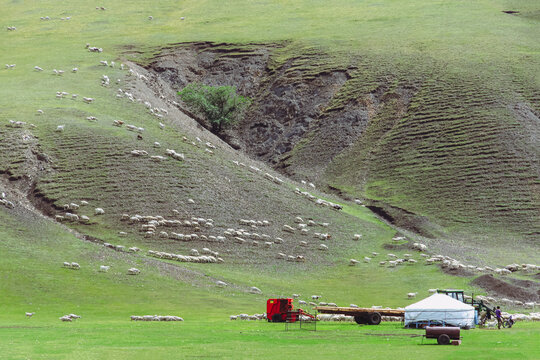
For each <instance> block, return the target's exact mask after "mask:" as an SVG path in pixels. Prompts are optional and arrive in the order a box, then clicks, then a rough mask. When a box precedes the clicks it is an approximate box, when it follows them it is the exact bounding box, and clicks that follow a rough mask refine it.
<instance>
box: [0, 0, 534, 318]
mask: <svg viewBox="0 0 540 360" xmlns="http://www.w3.org/2000/svg"><path fill="white" fill-rule="evenodd" d="M96 9H98V10H102V11H104V10H106V9H105V8H104V7H96ZM40 19H41V20H42V21H48V20H50V17H49V16H45V17H41V18H40ZM70 19H71V18H70V17H66V18H61V20H70ZM149 19H150V20H152V19H153V18H152V17H151V16H150V17H149ZM183 19H184V18H182V20H183ZM7 30H8V31H15V30H17V29H16V28H15V27H14V26H9V27H7ZM85 48H86V49H88V51H89V52H93V53H102V52H103V48H101V47H96V46H91V45H90V44H86V46H85ZM99 63H100V65H102V66H105V67H110V68H114V67H115V65H116V64H115V62H114V61H107V60H101V61H100V62H99ZM15 67H16V65H15V64H6V68H7V69H9V70H13V69H15ZM119 68H120V70H127V71H128V76H130V77H136V78H137V79H139V80H141V81H145V82H148V81H149V79H148V78H147V77H146V76H145V75H142V74H138V73H137V72H136V71H134V70H133V69H129V68H128V67H126V66H125V65H124V64H120V66H119ZM34 69H35V71H38V72H41V71H44V69H43V68H42V67H40V66H35V67H34ZM78 71H79V69H78V68H76V67H75V68H72V69H71V73H77V72H78ZM52 74H53V75H55V76H63V75H64V74H65V71H64V70H60V69H52ZM100 82H101V85H102V86H105V87H108V86H110V78H109V76H108V75H105V74H103V75H102V76H101V78H100ZM116 82H117V83H120V79H117V81H116ZM69 95H70V94H69V93H68V92H66V91H58V92H56V98H58V99H65V98H66V97H68V96H69ZM116 97H118V98H127V99H128V100H130V101H131V102H139V103H142V104H143V105H144V106H145V107H146V108H147V109H148V111H149V112H150V113H151V114H152V115H154V116H156V117H157V118H158V119H162V118H163V117H164V116H166V115H168V111H167V109H164V108H159V107H155V106H152V104H151V103H150V102H149V101H143V100H142V99H141V98H136V97H135V96H134V95H133V94H132V93H129V92H126V91H124V90H122V89H118V91H117V94H116ZM78 98H79V96H78V94H71V100H77V99H78ZM82 100H83V102H84V103H87V104H92V103H94V101H95V99H94V98H92V97H82ZM43 113H44V112H43V110H41V109H38V110H37V114H38V115H42V114H43ZM86 119H87V120H88V121H98V119H97V117H95V116H88V117H86ZM26 125H27V123H26V122H22V121H14V120H10V121H9V123H8V124H7V126H9V127H12V128H21V127H24V126H26ZM112 125H113V126H116V127H123V126H124V125H125V129H126V130H128V131H133V132H136V133H138V134H139V136H140V134H142V133H144V131H145V129H144V128H142V127H138V126H135V125H130V124H124V122H123V121H121V120H114V121H113V124H112ZM30 127H35V125H33V124H30ZM159 127H160V129H164V128H165V125H164V124H163V123H161V122H160V123H159ZM64 130H65V125H58V126H57V128H56V131H57V132H63V131H64ZM183 139H184V141H186V142H189V141H190V140H188V139H187V138H186V137H184V138H183ZM196 141H197V142H195V141H192V142H191V144H193V145H194V146H198V143H199V144H201V143H204V142H203V141H202V140H201V139H199V138H197V139H196ZM204 146H205V151H206V152H207V153H209V154H213V153H214V150H215V149H216V147H215V146H214V145H213V144H211V143H209V142H206V143H204ZM160 147H161V145H160V143H158V142H155V143H154V148H160ZM129 154H130V155H131V156H135V157H148V158H149V159H150V160H151V161H154V162H163V161H166V160H167V158H172V159H174V160H177V161H184V160H185V155H184V154H183V153H178V152H176V151H175V150H173V149H166V150H165V152H164V153H163V154H162V155H150V154H149V153H148V151H146V150H141V149H134V150H131V151H130V152H129ZM163 155H165V156H163ZM233 163H234V164H235V165H236V166H239V167H245V168H246V169H247V171H249V172H251V173H254V174H258V175H260V176H261V177H262V178H264V179H266V180H269V181H271V182H272V183H275V184H278V185H281V184H283V183H284V181H283V180H282V179H281V178H279V177H278V176H275V175H271V174H269V173H267V172H263V171H262V170H261V169H260V168H258V167H256V166H254V165H246V164H244V163H242V162H239V161H236V160H235V161H233ZM302 184H303V185H306V186H309V187H311V188H315V185H314V184H312V183H307V182H306V181H302ZM294 193H295V194H297V195H300V196H302V197H304V198H306V199H308V200H310V201H312V202H314V203H315V204H317V205H321V206H326V207H329V208H331V209H335V210H341V209H342V206H341V205H339V204H336V203H333V202H330V201H328V200H324V199H322V198H318V197H316V196H314V195H312V194H311V193H309V192H308V191H302V190H301V189H300V188H298V187H297V188H295V190H294ZM193 202H194V201H193V200H192V199H189V200H188V202H187V203H193ZM0 204H1V205H4V206H6V207H7V208H13V207H14V204H13V202H11V201H8V200H7V199H6V198H5V194H4V193H2V194H1V197H0ZM357 204H359V205H360V204H361V201H360V200H357ZM86 205H88V202H87V201H80V203H79V204H77V203H74V202H72V203H69V204H66V205H64V207H63V209H64V211H66V212H65V213H64V214H63V215H60V214H59V215H56V217H55V219H56V220H57V221H70V222H80V223H86V224H88V223H90V221H91V219H90V217H89V216H87V215H78V214H76V213H75V212H77V211H78V210H79V208H80V207H81V206H86ZM68 210H69V211H68ZM173 212H174V211H173ZM104 214H105V211H104V210H103V208H95V209H94V215H96V216H98V215H104ZM174 214H175V215H180V213H179V212H178V211H176V212H174ZM121 220H123V221H126V222H128V223H129V224H131V225H140V228H139V231H141V232H143V233H144V236H145V237H152V236H155V235H156V234H158V235H159V237H162V238H169V239H175V240H180V241H192V240H200V241H208V242H218V243H224V242H234V243H236V244H249V245H251V246H259V245H260V246H262V247H264V248H272V247H273V246H274V244H283V243H285V242H286V240H284V239H283V238H282V237H276V236H270V235H268V234H263V233H260V231H257V230H256V229H258V228H259V227H264V226H269V225H270V222H269V221H268V220H246V219H240V220H239V223H240V225H241V226H249V227H250V229H249V230H248V229H243V228H228V229H226V230H224V231H223V234H222V235H204V234H200V233H198V232H200V231H201V229H203V228H207V229H211V228H213V227H214V221H213V220H212V219H204V218H201V217H191V218H190V219H189V220H188V219H184V220H179V219H173V220H171V219H165V218H164V217H162V216H142V215H137V214H135V215H128V214H123V215H122V218H121ZM294 223H295V225H289V224H284V225H283V226H282V231H283V232H285V233H287V234H299V235H301V236H308V235H310V234H311V235H312V237H313V238H314V239H316V240H321V241H326V240H329V239H330V238H331V235H330V234H329V233H328V232H317V231H311V229H316V228H318V227H321V228H327V227H328V226H329V223H326V222H315V221H313V220H307V221H304V220H303V219H302V218H301V217H296V218H295V219H294ZM175 227H182V228H190V229H191V230H193V231H190V233H189V234H184V233H179V232H174V231H159V232H158V231H157V230H158V228H159V229H161V228H175ZM127 234H128V233H127V232H125V231H121V232H120V233H119V236H127ZM361 239H362V235H361V234H354V236H353V238H352V240H354V241H360V240H361ZM402 240H405V239H404V238H402V237H395V238H394V241H402ZM298 244H299V245H300V246H301V247H303V248H308V247H310V246H311V244H310V242H308V241H307V240H300V241H299V242H298ZM104 246H106V247H109V248H112V249H114V250H116V251H124V249H125V248H124V246H122V245H111V244H108V243H104ZM316 248H317V249H318V250H320V251H328V250H329V246H328V245H327V244H323V243H319V244H318V245H316ZM412 248H413V249H414V250H417V251H419V252H421V253H422V254H421V256H422V257H424V259H425V262H424V264H425V265H431V264H435V263H439V264H440V266H441V267H443V268H447V269H450V270H456V269H464V270H469V271H475V272H480V273H490V272H492V273H496V274H499V275H508V274H511V273H512V272H516V271H523V272H533V271H537V270H539V269H540V267H539V266H537V265H533V264H522V265H518V264H511V265H508V266H506V267H505V268H491V267H489V266H484V267H478V266H474V265H465V264H462V263H461V262H460V261H458V260H456V259H453V258H450V257H448V256H443V255H433V256H430V255H427V254H425V252H426V251H427V247H426V245H424V244H420V243H414V244H413V245H412ZM139 250H140V249H138V248H136V247H132V248H129V252H138V251H139ZM147 255H148V256H150V257H154V258H159V259H166V260H174V261H180V262H196V263H222V262H224V260H223V259H222V258H221V257H219V254H218V253H217V252H215V251H212V250H210V249H209V248H203V249H202V250H201V252H200V253H199V251H198V250H196V249H192V250H191V252H190V255H180V254H174V253H168V252H162V251H154V250H148V253H147ZM378 255H379V254H378V253H377V252H372V253H371V254H370V255H369V256H365V257H364V258H363V259H362V261H363V262H364V263H370V262H371V260H372V259H373V258H375V257H377V256H378ZM277 258H278V259H282V260H287V261H291V262H305V261H306V256H305V254H285V253H283V252H278V253H277ZM418 262H419V260H417V259H413V258H412V255H410V254H404V255H403V258H398V256H396V255H395V254H387V259H386V260H381V261H379V265H380V266H387V267H390V268H394V267H397V266H399V265H401V264H407V265H414V264H417V263H418ZM358 263H360V261H358V260H356V259H350V260H349V265H351V266H355V265H357V264H358ZM63 266H64V267H65V268H68V269H72V270H79V269H80V265H79V264H78V263H76V262H64V263H63ZM109 268H110V266H107V265H101V266H100V269H99V271H100V272H107V271H108V270H109ZM127 273H128V274H129V275H138V274H139V273H140V270H139V269H136V268H130V269H128V271H127ZM217 285H218V286H226V285H227V284H226V283H225V282H222V281H218V282H217ZM431 290H432V289H431ZM250 292H252V293H262V292H261V290H260V289H258V288H257V287H251V288H250ZM416 294H417V293H408V294H407V297H408V298H414V297H415V296H416ZM295 298H297V296H296V297H295ZM477 298H478V299H482V300H485V301H486V302H488V303H489V302H492V303H493V302H495V301H497V302H499V303H503V304H507V305H516V306H525V307H528V308H532V307H534V306H538V304H535V303H522V302H519V301H512V300H509V299H499V300H496V299H494V298H490V297H484V298H482V297H481V296H478V297H477ZM315 299H318V298H313V299H312V300H315ZM298 303H299V305H308V304H309V305H311V306H316V305H329V306H335V304H334V303H325V302H319V303H318V304H317V303H315V302H313V301H311V302H307V301H304V300H298ZM353 305H354V304H351V307H354V306H356V305H354V306H353ZM29 314H31V315H29ZM33 314H34V313H27V314H26V315H27V316H28V317H31V316H32V315H33ZM318 317H319V319H320V320H322V321H353V317H350V316H345V315H329V314H328V315H326V314H320V315H318ZM524 317H526V315H523V316H522V317H521V318H524ZM529 317H531V318H534V319H536V318H535V317H534V316H533V315H532V314H531V315H530V316H529ZM78 318H80V316H78V315H75V314H69V315H64V316H62V317H60V320H61V321H69V322H71V321H73V319H78ZM230 318H231V320H236V319H240V320H261V319H264V318H265V314H255V315H251V316H250V315H247V314H240V315H231V317H230ZM388 318H392V317H388ZM515 318H516V319H517V320H519V319H518V318H517V317H515ZM131 320H133V321H183V319H182V318H180V317H177V316H160V315H144V316H132V317H131ZM383 320H384V319H383ZM387 321H393V320H391V319H387Z"/></svg>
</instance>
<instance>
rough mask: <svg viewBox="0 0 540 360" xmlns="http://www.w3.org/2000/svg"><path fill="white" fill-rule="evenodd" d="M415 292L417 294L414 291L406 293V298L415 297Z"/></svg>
mask: <svg viewBox="0 0 540 360" xmlns="http://www.w3.org/2000/svg"><path fill="white" fill-rule="evenodd" d="M416 294H418V293H417V292H414V293H407V298H409V299H414V298H415V297H416Z"/></svg>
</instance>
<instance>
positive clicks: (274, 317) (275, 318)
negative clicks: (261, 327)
mask: <svg viewBox="0 0 540 360" xmlns="http://www.w3.org/2000/svg"><path fill="white" fill-rule="evenodd" d="M272 322H283V319H282V318H281V314H274V315H272Z"/></svg>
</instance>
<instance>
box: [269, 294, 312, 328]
mask: <svg viewBox="0 0 540 360" xmlns="http://www.w3.org/2000/svg"><path fill="white" fill-rule="evenodd" d="M293 301H294V300H293V299H291V298H286V299H268V300H267V301H266V319H268V321H269V322H296V321H298V320H299V319H300V316H301V315H304V316H308V317H310V318H312V319H315V317H314V316H313V315H311V314H309V313H306V312H304V311H303V310H302V309H298V310H294V305H293Z"/></svg>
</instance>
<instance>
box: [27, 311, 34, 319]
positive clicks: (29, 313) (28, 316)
mask: <svg viewBox="0 0 540 360" xmlns="http://www.w3.org/2000/svg"><path fill="white" fill-rule="evenodd" d="M34 314H35V312H27V313H26V317H27V318H31V317H32V316H33V315H34Z"/></svg>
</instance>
